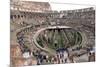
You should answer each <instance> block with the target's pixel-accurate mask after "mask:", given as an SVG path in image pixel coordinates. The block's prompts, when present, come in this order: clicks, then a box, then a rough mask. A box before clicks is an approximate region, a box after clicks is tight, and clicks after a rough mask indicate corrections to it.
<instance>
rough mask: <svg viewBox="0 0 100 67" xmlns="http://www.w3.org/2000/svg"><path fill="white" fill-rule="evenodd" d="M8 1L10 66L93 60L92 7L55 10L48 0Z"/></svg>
mask: <svg viewBox="0 0 100 67" xmlns="http://www.w3.org/2000/svg"><path fill="white" fill-rule="evenodd" d="M10 5H11V8H10V11H11V15H10V27H11V28H10V32H11V37H10V44H11V47H10V48H11V50H10V51H11V52H10V53H11V56H10V58H11V60H10V64H11V66H12V67H18V66H27V65H29V66H32V65H44V64H61V63H79V62H94V61H95V51H94V50H95V9H94V7H89V8H83V9H76V10H65V11H60V12H58V11H53V10H52V9H51V6H50V4H49V3H48V2H33V1H32V2H31V1H27V2H26V1H13V0H12V1H11V4H10Z"/></svg>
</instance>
